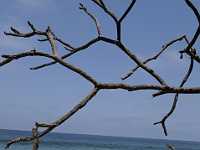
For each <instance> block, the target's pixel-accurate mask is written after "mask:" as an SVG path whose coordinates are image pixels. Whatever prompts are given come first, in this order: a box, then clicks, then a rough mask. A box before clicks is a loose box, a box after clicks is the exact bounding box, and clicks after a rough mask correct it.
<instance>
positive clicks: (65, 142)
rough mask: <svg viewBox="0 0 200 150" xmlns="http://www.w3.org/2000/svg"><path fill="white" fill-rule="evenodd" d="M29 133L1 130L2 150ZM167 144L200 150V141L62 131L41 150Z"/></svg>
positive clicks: (123, 149)
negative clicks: (81, 133)
mask: <svg viewBox="0 0 200 150" xmlns="http://www.w3.org/2000/svg"><path fill="white" fill-rule="evenodd" d="M29 134H30V132H24V131H10V130H0V150H3V149H4V146H5V143H6V141H7V140H8V139H10V138H12V137H16V136H19V135H21V136H23V135H29ZM166 144H171V145H174V146H175V147H176V150H200V142H186V141H168V140H155V139H142V138H120V137H104V136H92V135H77V134H60V133H52V134H51V135H48V136H47V137H46V138H45V139H43V141H42V143H41V144H40V149H39V150H167V149H166ZM10 150H31V144H17V145H13V146H12V147H11V148H10Z"/></svg>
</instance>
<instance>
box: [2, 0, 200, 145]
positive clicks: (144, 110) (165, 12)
mask: <svg viewBox="0 0 200 150" xmlns="http://www.w3.org/2000/svg"><path fill="white" fill-rule="evenodd" d="M1 2H2V5H1V6H0V12H1V16H0V54H5V53H12V52H17V51H19V50H22V51H23V50H28V49H32V48H38V49H44V50H45V51H50V50H49V46H48V45H47V43H40V42H38V41H37V38H31V39H19V38H18V39H16V38H13V37H6V36H5V35H4V34H3V31H8V30H9V27H10V26H14V27H17V28H18V29H21V30H23V31H28V30H29V28H28V27H27V24H26V22H27V20H30V21H31V22H32V23H33V24H34V25H35V26H36V27H37V28H39V29H41V30H45V29H46V27H47V26H48V25H50V26H51V27H52V29H53V31H54V32H55V33H56V35H57V36H59V37H60V38H62V39H63V40H65V41H67V42H68V43H71V44H72V45H74V46H75V47H77V46H79V45H81V44H84V43H86V42H87V41H89V40H90V39H92V38H94V37H95V36H96V31H95V26H94V24H93V22H92V21H91V20H90V18H89V17H88V16H86V15H85V14H84V13H82V12H81V11H80V10H79V9H78V6H79V2H82V3H84V4H85V5H86V6H87V7H88V10H90V11H91V12H92V13H94V14H95V16H96V17H97V18H98V20H99V21H100V24H101V30H102V33H103V34H104V35H105V36H108V37H113V38H114V37H115V26H114V23H113V21H112V20H111V19H110V18H109V17H107V16H106V15H105V14H104V12H103V11H101V10H100V9H99V8H97V7H96V6H95V5H93V3H92V2H91V1H90V0H82V1H81V0H80V1H79V0H76V1H75V0H74V1H65V0H59V2H58V1H55V0H42V1H41V0H34V1H33V0H12V1H11V0H2V1H1ZM105 2H106V4H107V5H108V6H109V8H111V9H112V10H113V12H115V13H116V14H117V15H118V16H120V14H121V13H122V12H123V10H124V9H125V8H126V7H127V6H128V4H129V2H130V1H129V0H123V1H122V0H109V1H108V0H105ZM192 2H193V3H194V4H195V5H196V7H197V8H199V7H200V1H199V0H193V1H192ZM196 28H197V21H196V20H195V17H194V16H193V13H192V11H191V10H190V9H189V8H188V7H187V6H186V4H185V2H184V0H176V1H174V0H168V1H164V0H162V1H161V0H154V1H146V0H140V1H137V2H136V4H135V6H134V8H133V10H132V11H131V13H130V14H129V15H128V17H127V18H126V19H125V20H124V23H123V34H122V41H123V42H124V43H125V44H126V45H127V46H128V47H129V48H130V49H131V50H132V52H134V53H135V54H137V55H138V56H139V57H140V58H141V59H145V58H148V57H150V56H152V55H153V54H155V53H156V52H157V51H158V50H159V49H160V48H161V46H162V45H163V44H165V43H166V42H167V41H170V40H172V39H175V38H176V37H178V36H181V35H184V34H187V35H188V37H189V38H190V39H191V37H192V36H193V33H194V31H195V29H196ZM199 42H200V41H199V40H198V42H197V43H196V45H195V47H196V48H199ZM184 46H185V45H184V43H183V42H180V43H177V44H176V45H174V46H172V47H171V48H170V49H169V50H168V51H167V52H166V53H165V54H164V55H162V56H161V57H160V59H158V60H157V61H156V62H153V63H150V64H149V66H151V67H152V68H153V69H155V70H156V71H157V72H158V73H160V74H161V76H162V77H163V78H164V79H165V80H166V81H167V83H168V84H170V85H174V86H175V85H178V84H179V82H180V81H181V77H182V76H183V75H184V73H185V69H186V68H187V67H188V63H189V58H187V57H184V59H183V60H180V59H179V53H178V51H179V50H182V49H183V48H184ZM59 48H60V49H59V53H60V54H63V53H65V50H64V49H63V48H61V47H59ZM47 61H48V60H47V59H43V58H28V59H27V58H26V59H22V60H19V61H16V62H14V63H11V64H9V65H7V66H4V67H2V68H1V70H0V73H1V76H0V81H1V85H2V88H1V100H0V119H1V120H2V121H1V123H0V128H7V129H20V130H30V129H31V128H32V125H33V123H34V122H35V121H39V122H51V121H54V120H55V119H56V118H58V117H60V116H62V115H63V114H64V113H65V112H66V111H68V110H69V109H70V108H71V107H72V106H73V105H75V104H76V103H77V102H78V101H79V100H80V99H81V98H82V97H83V96H85V95H87V93H88V92H89V91H90V89H91V85H90V84H88V83H87V82H86V81H85V80H84V79H82V78H81V77H80V76H78V75H76V74H74V73H72V72H71V71H69V70H66V69H65V68H63V67H62V66H59V65H54V66H51V67H48V68H45V69H41V70H38V71H30V70H29V68H30V67H32V66H35V65H38V64H41V63H44V62H47ZM68 61H69V62H71V63H73V64H75V65H77V66H79V67H81V68H83V69H84V70H85V71H87V72H88V73H90V74H91V75H93V76H95V77H96V79H98V81H109V82H121V81H120V77H121V75H123V74H124V73H126V72H127V71H128V70H129V69H131V68H132V67H134V65H135V64H133V63H132V61H131V60H129V59H128V58H127V56H125V55H124V54H123V53H121V52H120V50H119V49H117V48H116V47H113V46H112V45H108V44H105V43H97V44H95V45H93V46H91V47H90V48H88V50H86V51H83V52H81V53H79V54H78V55H75V56H73V57H71V58H70V59H69V60H68ZM199 71H200V70H199V66H198V64H195V68H194V70H193V74H192V76H191V79H192V80H191V81H190V82H188V83H187V86H199V84H200V81H199V78H198V75H199ZM125 82H126V83H130V84H139V83H156V81H154V79H152V77H150V76H149V75H147V74H146V73H145V72H144V71H142V70H138V72H137V73H136V74H135V76H133V77H131V78H130V79H128V80H127V81H125ZM151 94H152V92H151V91H148V92H126V91H121V90H118V91H101V92H100V93H99V94H98V95H97V96H96V97H95V98H94V99H93V100H92V101H91V102H90V103H89V104H88V105H87V107H86V108H84V109H83V110H81V111H80V112H79V113H77V114H76V115H75V116H73V117H72V118H71V119H69V120H68V121H67V122H66V123H64V124H63V125H62V126H61V127H59V128H58V129H56V131H58V132H65V133H85V134H100V135H113V136H132V137H147V138H168V139H182V140H197V141H199V140H200V135H199V133H198V132H197V131H199V130H200V120H199V119H198V118H197V115H198V114H199V113H200V112H199V105H200V101H199V95H193V96H191V95H182V96H180V100H179V104H178V107H177V109H176V111H175V113H174V114H173V116H172V117H171V118H170V119H169V120H168V121H167V127H168V132H169V136H168V137H165V136H164V134H163V132H162V129H161V128H160V126H153V125H152V124H153V123H154V122H156V121H159V120H160V119H161V118H162V116H163V115H164V114H165V113H167V112H168V111H169V109H170V106H171V103H172V100H173V95H166V96H161V97H159V98H152V96H151Z"/></svg>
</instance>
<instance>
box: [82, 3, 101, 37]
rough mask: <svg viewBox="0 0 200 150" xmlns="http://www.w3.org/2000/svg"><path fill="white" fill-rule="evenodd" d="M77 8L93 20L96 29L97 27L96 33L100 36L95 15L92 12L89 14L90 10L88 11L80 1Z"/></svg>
mask: <svg viewBox="0 0 200 150" xmlns="http://www.w3.org/2000/svg"><path fill="white" fill-rule="evenodd" d="M79 9H81V10H83V11H84V12H85V13H86V14H87V15H88V16H89V17H90V18H91V19H92V20H93V21H94V23H95V26H96V29H97V34H98V36H100V35H101V31H100V24H99V22H98V21H97V19H96V17H95V16H94V15H93V14H91V13H90V12H88V10H87V8H86V7H85V6H84V5H83V4H82V3H80V7H79Z"/></svg>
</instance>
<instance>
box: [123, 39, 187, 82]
mask: <svg viewBox="0 0 200 150" xmlns="http://www.w3.org/2000/svg"><path fill="white" fill-rule="evenodd" d="M184 38H185V35H183V36H181V37H178V38H176V39H175V40H172V41H170V42H169V43H167V44H165V45H163V46H162V49H161V50H160V51H159V52H158V53H156V54H155V55H154V56H153V57H151V58H148V59H146V60H145V61H144V62H143V64H147V63H149V62H151V61H153V60H156V59H157V58H158V57H159V56H160V55H161V54H162V53H163V52H165V51H166V50H167V48H168V47H170V46H171V45H173V44H174V43H176V42H178V41H182V40H183V39H184ZM139 68H140V66H137V67H135V68H133V69H131V70H130V71H129V72H128V73H127V74H125V75H124V76H123V77H121V79H122V80H126V79H128V78H129V77H130V76H131V75H133V74H134V72H135V71H137V69H139Z"/></svg>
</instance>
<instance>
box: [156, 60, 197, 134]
mask: <svg viewBox="0 0 200 150" xmlns="http://www.w3.org/2000/svg"><path fill="white" fill-rule="evenodd" d="M193 66H194V60H193V58H192V57H191V61H190V66H189V69H188V71H187V73H186V75H185V76H184V78H183V80H182V82H181V84H180V86H179V87H180V88H181V87H183V86H184V84H185V83H186V82H187V80H188V79H189V77H190V75H191V73H192V70H193ZM178 96H179V93H176V95H175V97H174V101H173V104H172V107H171V110H170V111H169V112H168V113H167V114H166V115H165V116H164V117H163V119H162V120H161V121H159V122H156V123H154V125H156V124H161V125H162V127H163V130H164V133H165V135H166V136H167V128H166V125H165V122H166V120H167V119H168V118H169V117H170V116H171V115H172V114H173V112H174V111H175V109H176V105H177V102H178Z"/></svg>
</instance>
